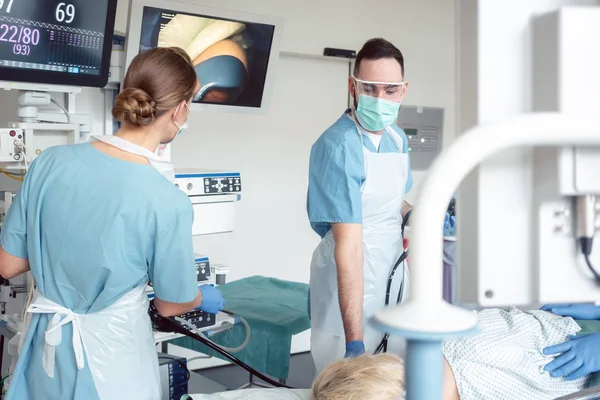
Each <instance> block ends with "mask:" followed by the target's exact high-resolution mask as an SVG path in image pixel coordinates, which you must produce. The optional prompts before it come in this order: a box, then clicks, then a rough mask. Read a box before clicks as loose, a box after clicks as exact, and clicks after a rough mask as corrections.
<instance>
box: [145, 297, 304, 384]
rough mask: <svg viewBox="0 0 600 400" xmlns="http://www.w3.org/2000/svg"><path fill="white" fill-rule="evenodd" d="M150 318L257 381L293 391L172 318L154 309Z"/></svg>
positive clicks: (166, 329) (160, 326)
mask: <svg viewBox="0 0 600 400" xmlns="http://www.w3.org/2000/svg"><path fill="white" fill-rule="evenodd" d="M222 312H225V313H226V314H230V315H232V313H231V312H229V311H225V310H223V311H222ZM150 318H151V319H152V322H154V324H155V325H156V326H157V327H159V329H161V330H165V331H168V332H171V331H172V332H176V333H180V334H182V335H185V336H188V337H191V338H192V339H195V340H197V341H198V342H200V343H202V344H204V345H206V346H207V347H209V348H210V349H211V350H214V351H216V352H217V353H219V354H221V355H223V356H224V357H225V358H227V359H228V360H229V361H231V362H233V363H234V364H237V365H239V366H240V367H242V368H244V369H245V370H246V371H248V372H249V373H251V374H252V375H254V376H256V377H257V378H259V379H262V380H263V381H265V382H266V383H268V384H269V385H272V386H275V387H280V388H286V389H294V388H293V387H291V386H286V385H284V384H281V383H279V382H277V381H275V380H273V379H271V378H269V377H268V376H266V375H264V374H262V373H260V372H258V371H257V370H255V369H254V368H252V367H250V366H249V365H247V364H246V363H244V362H243V361H240V360H238V359H237V358H236V357H235V356H233V355H231V354H230V353H228V352H227V351H225V350H223V349H222V348H220V347H219V346H218V345H217V344H215V343H213V342H212V341H210V340H208V339H205V338H203V337H202V336H200V335H197V334H195V333H194V332H190V331H189V330H187V329H186V328H184V327H183V326H182V325H181V324H180V323H179V322H177V321H175V320H173V319H172V318H167V317H163V316H162V315H160V314H159V313H158V311H156V309H155V308H154V307H151V308H150Z"/></svg>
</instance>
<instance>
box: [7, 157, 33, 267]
mask: <svg viewBox="0 0 600 400" xmlns="http://www.w3.org/2000/svg"><path fill="white" fill-rule="evenodd" d="M34 164H35V162H34V163H32V165H31V166H30V170H29V172H28V173H27V175H26V176H25V180H24V181H23V184H22V185H21V189H20V190H19V192H18V193H17V195H16V196H15V197H14V199H13V201H12V204H11V205H10V207H9V208H8V212H7V213H6V217H5V218H4V223H3V224H2V232H1V233H0V245H1V246H2V248H3V249H4V251H6V252H7V253H8V254H10V255H12V256H14V257H19V258H25V259H26V258H29V257H28V252H27V199H28V192H29V186H30V181H31V176H32V175H33V173H34V172H33V166H34Z"/></svg>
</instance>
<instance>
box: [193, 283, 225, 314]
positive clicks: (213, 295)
mask: <svg viewBox="0 0 600 400" xmlns="http://www.w3.org/2000/svg"><path fill="white" fill-rule="evenodd" d="M200 291H201V292H202V303H201V304H200V306H199V307H198V310H200V311H204V312H207V313H211V314H216V313H218V312H219V311H221V310H222V309H223V306H225V300H224V299H223V295H222V294H221V291H220V290H219V289H217V288H216V287H213V286H210V285H202V286H200Z"/></svg>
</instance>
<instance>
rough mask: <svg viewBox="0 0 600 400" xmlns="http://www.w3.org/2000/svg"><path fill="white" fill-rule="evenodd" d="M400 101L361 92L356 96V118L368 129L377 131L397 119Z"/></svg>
mask: <svg viewBox="0 0 600 400" xmlns="http://www.w3.org/2000/svg"><path fill="white" fill-rule="evenodd" d="M399 110H400V103H396V102H393V101H389V100H384V99H380V98H378V97H371V96H367V95H364V94H361V95H360V96H359V97H358V106H357V107H356V118H358V122H360V124H361V125H362V127H363V128H365V129H366V130H368V131H371V132H378V131H381V130H384V129H385V128H387V127H388V126H390V125H392V124H393V123H394V122H396V120H397V119H398V111H399Z"/></svg>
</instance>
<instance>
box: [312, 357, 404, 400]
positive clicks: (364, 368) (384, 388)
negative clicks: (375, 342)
mask: <svg viewBox="0 0 600 400" xmlns="http://www.w3.org/2000/svg"><path fill="white" fill-rule="evenodd" d="M310 398H311V400H352V399H355V400H398V399H403V398H404V362H403V361H402V359H401V358H400V357H397V356H394V355H392V354H379V355H376V356H371V355H364V356H360V357H357V358H350V359H345V360H340V361H337V362H334V363H333V364H330V365H329V366H328V367H327V368H325V369H324V370H323V371H322V372H321V373H320V374H319V376H318V377H317V379H316V380H315V383H314V384H313V386H312V389H311V392H310Z"/></svg>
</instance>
